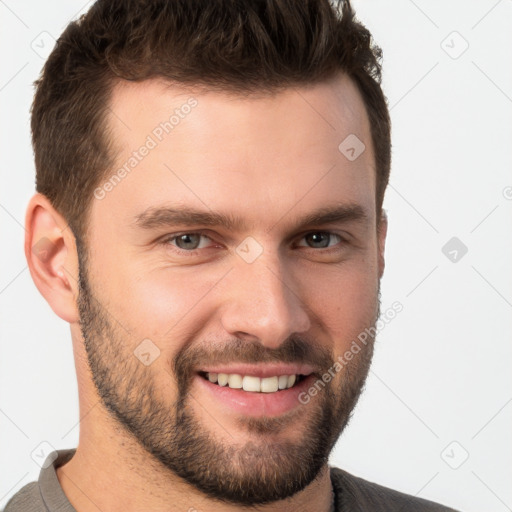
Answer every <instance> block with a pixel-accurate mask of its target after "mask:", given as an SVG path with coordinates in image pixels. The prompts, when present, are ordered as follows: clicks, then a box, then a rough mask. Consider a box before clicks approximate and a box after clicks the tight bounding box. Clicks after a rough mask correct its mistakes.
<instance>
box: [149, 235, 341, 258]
mask: <svg viewBox="0 0 512 512" xmlns="http://www.w3.org/2000/svg"><path fill="white" fill-rule="evenodd" d="M318 233H322V234H327V235H330V236H336V237H338V238H339V239H340V241H339V242H338V244H336V245H334V246H333V247H320V248H315V247H306V249H311V250H313V251H322V252H323V253H327V252H332V251H333V250H338V249H339V248H338V249H336V248H337V246H338V245H339V244H346V243H348V242H347V240H346V239H345V238H343V237H342V236H341V235H340V234H338V233H334V232H332V231H322V230H316V231H308V232H307V233H304V234H303V235H302V236H301V238H300V240H302V239H303V238H305V237H306V236H308V235H311V234H318ZM183 235H199V236H203V237H206V238H208V239H209V240H211V241H212V242H214V240H212V238H211V237H210V236H209V235H208V233H206V232H204V231H184V232H182V233H177V234H173V235H168V236H166V237H164V238H163V239H161V240H160V241H159V244H161V245H163V246H166V247H169V246H171V247H172V249H173V251H176V252H178V253H182V254H188V255H195V254H197V253H198V252H199V251H201V250H203V249H207V247H206V248H205V247H203V248H200V249H191V250H186V249H181V248H180V247H177V246H175V245H171V244H170V242H173V241H174V240H176V239H177V238H179V237H180V236H183ZM301 247H304V246H301Z"/></svg>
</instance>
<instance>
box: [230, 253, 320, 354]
mask: <svg viewBox="0 0 512 512" xmlns="http://www.w3.org/2000/svg"><path fill="white" fill-rule="evenodd" d="M228 279H229V280H228V282H227V283H225V287H224V288H223V291H222V296H223V299H224V305H223V308H222V313H221V323H222V326H223V328H224V329H225V330H226V331H227V332H228V333H229V334H231V335H232V336H236V337H238V338H242V339H247V338H256V339H257V340H258V341H259V342H260V343H261V344H262V345H264V346H266V347H268V348H277V347H278V346H279V345H281V344H282V343H283V342H284V341H285V340H286V339H287V338H288V337H289V336H290V335H292V334H298V333H303V332H306V331H308V330H309V328H310V326H311V322H310V317H309V314H308V311H307V308H306V306H305V304H304V303H303V302H302V300H301V299H300V298H299V295H298V292H299V291H298V290H296V289H294V288H297V286H296V283H295V286H294V283H293V280H292V279H290V276H289V275H287V273H286V272H285V271H284V269H283V264H282V262H280V261H279V260H278V259H277V258H272V259H271V258H268V257H264V256H260V258H258V259H257V260H256V261H254V262H253V263H246V262H244V261H240V262H237V264H236V266H235V268H234V269H233V270H232V271H231V272H230V273H229V278H228Z"/></svg>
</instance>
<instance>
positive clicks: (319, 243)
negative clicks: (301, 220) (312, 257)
mask: <svg viewBox="0 0 512 512" xmlns="http://www.w3.org/2000/svg"><path fill="white" fill-rule="evenodd" d="M333 237H335V240H336V243H335V244H334V245H337V244H338V243H339V242H343V241H344V240H343V238H341V236H340V235H337V234H336V233H331V232H329V231H314V232H311V233H308V234H307V235H305V236H303V237H302V240H306V242H307V244H308V245H309V247H311V248H313V249H325V248H328V247H332V245H330V242H331V241H332V239H333ZM302 247H303V246H302Z"/></svg>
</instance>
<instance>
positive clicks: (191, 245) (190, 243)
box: [162, 233, 212, 252]
mask: <svg viewBox="0 0 512 512" xmlns="http://www.w3.org/2000/svg"><path fill="white" fill-rule="evenodd" d="M208 241H212V240H211V238H210V237H208V236H206V235H205V234H203V233H181V234H178V235H172V236H169V237H167V238H165V239H163V240H162V243H163V244H164V245H172V246H174V247H177V248H178V249H180V250H182V251H186V252H192V251H195V250H196V249H204V248H205V247H207V246H208V243H207V242H208Z"/></svg>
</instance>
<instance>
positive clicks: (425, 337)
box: [0, 0, 512, 512]
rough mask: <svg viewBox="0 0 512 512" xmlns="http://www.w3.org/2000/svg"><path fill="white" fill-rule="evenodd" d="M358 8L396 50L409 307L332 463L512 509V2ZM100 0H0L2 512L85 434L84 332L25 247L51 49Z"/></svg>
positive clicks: (391, 275)
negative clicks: (43, 465)
mask: <svg viewBox="0 0 512 512" xmlns="http://www.w3.org/2000/svg"><path fill="white" fill-rule="evenodd" d="M354 6H355V8H356V12H357V15H358V17H359V18H360V19H361V20H362V21H363V23H365V24H366V25H367V27H368V28H369V29H370V31H371V32H372V33H373V35H374V38H375V40H376V41H377V42H378V44H379V45H380V46H381V47H382V49H383V51H384V81H383V87H384V90H385V93H386V95H387V97H388V100H389V105H390V108H391V117H392V122H393V166H392V175H391V182H390V187H389V188H388V191H387V197H386V200H385V208H386V209H387V211H388V215H389V221H390V228H389V235H388V243H387V267H386V272H385V276H384V278H383V281H382V302H383V303H382V309H383V311H384V310H386V309H387V308H388V307H389V306H390V305H391V304H392V303H393V302H394V301H400V302H401V303H402V304H403V311H402V312H401V313H399V314H398V315H397V316H396V318H395V319H394V320H393V321H392V322H390V323H389V324H388V325H387V326H386V327H385V329H384V330H382V332H381V333H380V335H379V340H378V345H377V348H376V355H375V360H374V365H373V369H372V372H371V374H370V377H369V380H368V384H367V388H366V391H365V394H364V395H363V398H362V399H361V401H360V403H359V405H358V407H357V409H356V411H355V416H354V418H353V420H352V422H351V424H350V426H349V427H348V429H347V431H346V432H345V434H344V435H343V436H342V438H341V440H340V442H339V443H338V445H337V446H336V449H335V451H334V452H333V455H332V459H331V461H332V463H333V464H334V465H337V466H340V467H343V468H345V469H346V470H348V471H350V472H353V473H355V474H357V475H359V476H362V477H364V478H366V479H369V480H373V481H377V482H379V483H381V484H383V485H386V486H390V487H393V488H396V489H399V490H402V491H404V492H407V493H411V494H414V495H418V496H421V497H425V498H428V499H432V500H436V501H440V502H443V503H445V504H447V505H451V506H453V507H455V508H457V509H460V510H462V511H467V512H477V511H479V512H480V511H486V512H505V511H507V510H512V485H511V482H512V436H511V435H510V434H511V432H512V428H511V427H512V386H511V367H512V346H511V331H512V329H511V327H512V326H511V324H512V315H511V313H512V267H511V262H512V250H511V249H512V233H511V229H510V228H511V222H510V220H511V213H512V200H511V197H512V188H511V187H512V174H511V172H510V171H511V168H512V149H511V147H512V115H511V114H512V65H511V63H512V29H511V27H512V1H511V0H501V1H496V0H485V1H484V0H482V1H472V2H469V1H467V0H458V1H453V0H452V1H446V0H435V1H433V0H430V1H427V0H415V1H414V2H413V1H412V0H395V1H394V2H384V1H377V0H365V1H363V0H359V1H355V2H354ZM86 7H87V4H86V5H84V3H83V2H81V1H69V0H67V1H64V0H61V1H59V2H57V1H53V2H34V1H33V2H24V3H21V2H15V1H14V0H2V1H0V20H1V30H0V43H1V62H2V65H1V75H0V101H1V117H0V123H1V125H0V130H1V131H0V145H1V146H0V148H1V149H0V155H1V165H0V172H1V177H0V180H1V181H0V183H1V186H0V228H1V235H2V236H1V240H2V242H3V243H2V249H1V251H0V258H1V260H0V329H1V341H0V347H1V354H0V507H1V506H3V505H5V503H6V502H7V500H8V498H9V497H10V496H11V495H12V494H14V493H15V492H16V491H17V490H18V489H19V488H20V487H21V486H23V485H24V484H26V483H27V482H29V481H32V480H35V479H37V477H38V474H39V469H40V468H39V467H38V466H37V464H36V463H35V462H34V461H33V460H32V459H31V456H30V454H31V452H32V451H33V450H34V449H35V448H36V447H37V446H38V445H39V443H41V442H42V441H46V442H49V443H50V444H51V445H52V446H53V447H55V448H70V447H75V446H76V444H77V441H78V421H79V418H78V399H77V386H76V381H75V373H74V364H73V359H72V350H71V338H70V333H69V327H68V325H67V324H65V323H64V322H63V321H62V320H60V319H59V318H58V317H56V316H55V315H54V314H53V312H52V311H51V309H50V308H49V306H48V305H47V303H46V302H45V301H44V300H43V298H42V297H41V296H40V295H39V293H38V292H37V290H36V288H35V286H34V284H33V282H32V280H31V277H30V274H29V272H28V270H27V266H26V262H25V258H24V255H23V250H22V247H23V236H24V228H23V221H24V214H25V208H26V204H27V201H28V199H29V197H30V196H31V194H32V193H33V191H34V165H33V160H32V151H31V147H30V141H29V108H30V103H31V101H32V95H33V88H32V85H31V84H32V82H33V81H34V80H35V79H36V77H37V75H38V73H39V70H40V68H41V66H42V64H43V58H41V56H40V55H38V54H41V55H42V56H43V57H45V56H46V55H47V52H48V48H49V46H50V41H51V36H53V37H55V38H56V37H58V35H59V34H60V33H61V32H62V30H63V28H64V27H65V25H66V24H67V23H68V21H69V20H70V19H71V18H74V17H76V15H77V14H78V12H79V11H82V10H84V9H85V8H86ZM454 31H456V32H457V33H458V34H454V33H453V32H454ZM41 33H42V34H41ZM443 41H444V42H443ZM466 44H469V47H468V48H467V50H466V51H464V53H462V54H461V52H462V50H464V48H465V46H466ZM459 54H460V55H459ZM454 57H457V58H454ZM507 187H508V188H507ZM452 237H457V238H459V239H460V240H461V241H462V242H463V243H464V245H465V246H466V247H467V248H468V252H467V254H465V255H464V256H463V257H460V254H461V252H460V251H459V253H458V257H459V259H458V261H457V262H452V261H450V259H449V258H448V257H446V256H445V255H444V254H443V252H442V250H441V249H442V247H443V246H444V245H445V244H446V243H447V242H448V241H449V240H450V239H451V238H452ZM452 255H453V253H452ZM453 442H455V444H453ZM442 453H443V454H444V456H443V455H442ZM466 456H468V458H467V460H465V461H464V459H465V457H466ZM450 465H451V466H454V467H456V466H459V467H458V469H453V468H452V467H450ZM105 512H106V511H105Z"/></svg>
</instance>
